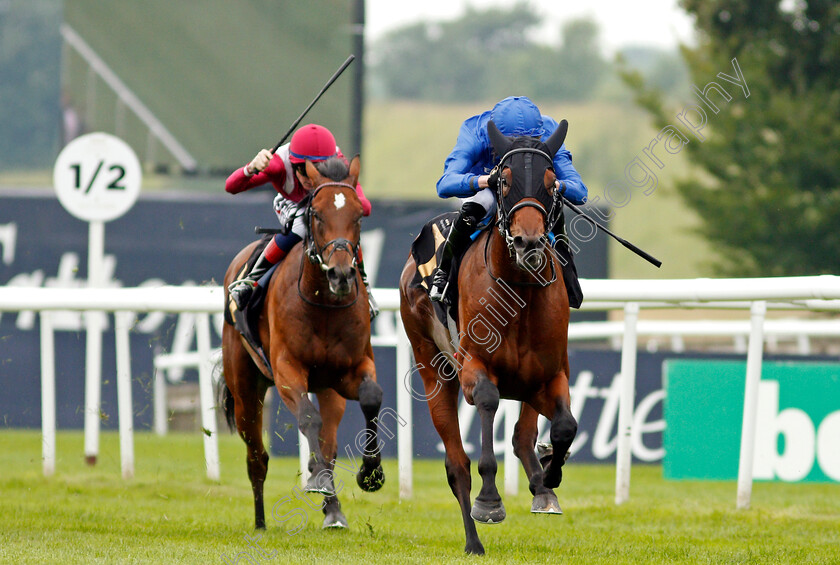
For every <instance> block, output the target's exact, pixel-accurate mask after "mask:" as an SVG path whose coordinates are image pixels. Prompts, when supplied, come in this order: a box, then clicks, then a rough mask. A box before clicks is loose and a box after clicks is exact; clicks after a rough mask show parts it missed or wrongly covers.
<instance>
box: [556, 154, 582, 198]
mask: <svg viewBox="0 0 840 565" xmlns="http://www.w3.org/2000/svg"><path fill="white" fill-rule="evenodd" d="M554 172H555V173H556V174H557V180H558V181H560V189H561V190H562V189H563V185H565V186H566V192H565V193H564V194H565V196H566V198H568V199H569V200H571V201H572V203H573V204H585V203H586V199H587V197H588V195H589V189H588V188H586V185H585V184H583V180H582V179H581V178H580V174H579V173H578V172H577V170H576V169H575V167H574V165H572V154H571V153H569V151H568V150H567V149H566V146H565V145H563V146H562V147H560V149H559V150H558V151H557V154H556V155H555V156H554Z"/></svg>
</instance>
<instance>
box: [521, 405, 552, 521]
mask: <svg viewBox="0 0 840 565" xmlns="http://www.w3.org/2000/svg"><path fill="white" fill-rule="evenodd" d="M538 417H539V414H537V411H536V410H534V409H533V408H532V407H531V405H530V404H528V403H527V402H523V403H522V409H521V411H520V412H519V421H518V422H516V426H514V430H513V452H514V453H515V454H516V456H517V457H519V460H520V461H522V467H523V468H524V469H525V474H526V475H528V488H529V489H530V491H531V494H532V495H534V500H533V501H532V502H531V512H533V513H535V514H562V513H563V511H562V510H561V509H560V503H559V502H558V501H557V495H555V494H554V491H553V490H551V489H550V488H547V487H546V486H545V485H543V468H542V465H541V464H540V461H539V459H537V455H536V453H535V452H534V445H536V442H537V418H538Z"/></svg>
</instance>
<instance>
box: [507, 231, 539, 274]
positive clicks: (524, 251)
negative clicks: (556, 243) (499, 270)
mask: <svg viewBox="0 0 840 565" xmlns="http://www.w3.org/2000/svg"><path fill="white" fill-rule="evenodd" d="M513 251H514V253H515V254H516V264H517V265H518V266H519V267H520V268H522V269H526V270H528V271H534V270H536V269H540V268H542V267H543V266H544V264H545V257H544V256H543V245H542V238H541V237H539V236H527V235H517V236H514V237H513Z"/></svg>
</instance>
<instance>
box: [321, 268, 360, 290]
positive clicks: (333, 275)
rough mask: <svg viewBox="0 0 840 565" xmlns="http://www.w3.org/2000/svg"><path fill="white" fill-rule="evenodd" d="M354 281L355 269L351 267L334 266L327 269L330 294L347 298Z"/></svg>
mask: <svg viewBox="0 0 840 565" xmlns="http://www.w3.org/2000/svg"><path fill="white" fill-rule="evenodd" d="M355 280H356V268H355V267H354V266H352V265H349V264H348V265H334V266H332V267H330V268H329V269H327V281H328V282H329V285H330V292H332V293H333V294H334V295H336V296H338V297H342V296H347V295H348V294H350V291H351V290H352V289H353V282H354V281H355Z"/></svg>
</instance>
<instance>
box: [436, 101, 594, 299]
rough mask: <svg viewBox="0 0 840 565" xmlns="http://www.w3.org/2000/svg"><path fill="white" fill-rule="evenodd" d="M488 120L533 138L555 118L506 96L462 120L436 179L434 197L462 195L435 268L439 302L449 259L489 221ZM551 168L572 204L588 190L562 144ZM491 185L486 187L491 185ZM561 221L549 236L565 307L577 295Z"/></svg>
mask: <svg viewBox="0 0 840 565" xmlns="http://www.w3.org/2000/svg"><path fill="white" fill-rule="evenodd" d="M490 120H493V122H494V123H495V124H496V126H497V127H498V128H499V130H500V131H501V132H502V133H503V134H505V135H506V136H509V137H518V136H523V135H526V136H529V137H539V138H540V139H541V140H542V141H545V140H546V139H548V137H549V136H550V135H551V134H552V133H553V132H554V130H555V129H557V126H558V124H557V122H556V121H555V120H554V119H553V118H551V117H549V116H543V115H542V114H541V113H540V110H539V108H537V106H536V105H535V104H534V103H533V102H531V100H529V99H528V98H527V97H525V96H509V97H508V98H505V99H504V100H502V101H501V102H499V103H498V104H496V105H495V106H494V107H493V109H492V110H490V111H487V112H482V113H481V114H478V115H477V116H472V117H470V118H467V119H466V120H464V123H463V124H461V131H460V132H459V133H458V140H457V141H456V142H455V148H454V149H453V150H452V152H451V153H450V154H449V156H448V157H447V158H446V161H445V162H444V166H443V176H441V177H440V180H438V182H437V192H438V196H440V197H441V198H450V197H452V196H457V197H459V198H462V199H463V200H462V205H461V209H460V212H459V214H458V218H457V219H456V220H455V222H454V224H453V225H452V231H450V232H449V237H448V238H447V240H446V243H445V247H444V250H443V256H442V258H441V263H440V265H439V266H438V269H437V271H436V272H435V276H434V280H433V284H432V288H431V290H430V292H429V297H430V298H431V299H432V300H438V301H439V300H442V299H443V296H444V294H445V289H446V285H447V284H448V282H449V274H450V270H451V268H452V258H453V257H456V256H460V255H462V254H463V252H464V251H465V250H466V248H467V247H468V246H469V244H470V242H471V241H472V238H471V236H472V234H473V233H474V232H475V230H476V228H477V227H478V226H480V225H482V224H483V223H486V222H488V221H490V220H491V219H492V217H493V216H494V215H495V213H496V186H495V183H496V182H497V181H498V173H496V175H495V177H494V178H491V172H493V168H494V167H495V166H496V165H498V164H499V161H500V159H501V158H502V155H495V154H494V152H493V148H492V146H491V144H490V138H489V137H488V135H487V122H489V121H490ZM554 172H555V174H556V175H557V188H558V190H557V194H559V195H563V196H565V197H566V198H567V199H569V200H570V201H571V202H572V203H574V204H584V203H585V202H586V197H587V193H588V190H587V188H586V185H585V184H583V181H582V180H581V178H580V174H578V172H577V171H576V170H575V168H574V166H572V154H571V153H569V151H568V150H567V149H566V145H565V144H564V145H562V146H561V147H560V149H558V150H557V154H556V155H554ZM491 185H492V186H491ZM564 229H565V227H564V225H563V221H562V217H561V221H558V222H557V225H556V226H555V228H554V231H553V235H555V236H560V237H555V238H554V249H555V250H556V251H557V252H558V254H559V255H560V256H561V258H562V259H563V260H564V261H561V262H563V263H564V264H563V279H564V281H565V283H566V289H567V291H568V295H569V305H570V306H571V307H573V308H579V307H580V304H581V301H582V299H583V293H582V292H581V291H580V284H579V283H578V278H577V270H576V269H575V266H574V262H573V259H572V252H571V250H570V249H569V246H568V243H567V240H566V237H565V235H563V234H564Z"/></svg>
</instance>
